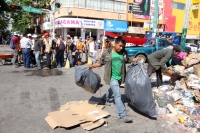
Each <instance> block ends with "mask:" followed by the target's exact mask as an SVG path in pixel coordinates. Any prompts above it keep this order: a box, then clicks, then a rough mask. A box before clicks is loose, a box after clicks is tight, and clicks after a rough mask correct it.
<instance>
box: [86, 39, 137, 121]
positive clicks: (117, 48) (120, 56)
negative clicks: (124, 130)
mask: <svg viewBox="0 0 200 133" xmlns="http://www.w3.org/2000/svg"><path fill="white" fill-rule="evenodd" d="M125 44H126V41H125V40H124V39H123V38H122V37H118V38H116V39H115V45H114V47H111V48H109V49H107V50H105V51H104V52H103V54H102V55H101V58H100V60H99V61H98V62H97V63H95V64H93V65H91V66H89V68H95V67H100V66H102V65H104V64H105V73H104V81H105V83H106V84H107V85H110V89H109V90H108V94H109V92H110V93H111V91H112V92H113V94H114V100H115V104H116V107H117V112H118V114H119V117H120V119H122V120H123V121H124V122H125V123H127V122H131V121H132V119H131V117H128V116H127V113H126V109H125V106H124V104H123V102H122V100H121V94H120V88H119V85H120V84H121V83H124V79H125V74H126V65H125V62H126V60H125V58H124V53H123V50H124V47H125ZM130 61H136V59H135V58H134V59H130ZM106 95H107V94H106Z"/></svg>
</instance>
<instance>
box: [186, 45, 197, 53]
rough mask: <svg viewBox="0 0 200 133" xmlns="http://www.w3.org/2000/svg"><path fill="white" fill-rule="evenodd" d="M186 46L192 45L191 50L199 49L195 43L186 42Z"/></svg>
mask: <svg viewBox="0 0 200 133" xmlns="http://www.w3.org/2000/svg"><path fill="white" fill-rule="evenodd" d="M185 46H186V47H190V48H191V52H197V50H198V46H197V45H196V44H194V43H185Z"/></svg>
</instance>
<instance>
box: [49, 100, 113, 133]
mask: <svg viewBox="0 0 200 133" xmlns="http://www.w3.org/2000/svg"><path fill="white" fill-rule="evenodd" d="M103 108H104V106H103V105H97V104H90V103H89V102H88V101H72V102H68V103H66V104H65V105H63V106H61V108H60V110H59V111H55V112H50V113H48V116H47V117H46V118H45V120H46V122H47V123H48V124H49V125H50V127H51V128H52V129H55V128H56V127H64V128H69V127H73V126H76V125H80V126H81V127H83V128H84V129H85V130H88V131H89V130H92V129H94V128H97V127H99V126H101V125H103V124H105V123H106V119H105V117H108V116H109V113H108V112H106V111H103Z"/></svg>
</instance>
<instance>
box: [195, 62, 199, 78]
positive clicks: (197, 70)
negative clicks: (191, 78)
mask: <svg viewBox="0 0 200 133" xmlns="http://www.w3.org/2000/svg"><path fill="white" fill-rule="evenodd" d="M193 68H194V74H195V75H196V76H197V77H198V78H200V65H195V66H193Z"/></svg>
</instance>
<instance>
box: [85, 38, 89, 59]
mask: <svg viewBox="0 0 200 133" xmlns="http://www.w3.org/2000/svg"><path fill="white" fill-rule="evenodd" d="M89 42H90V37H89V36H87V38H86V40H85V46H84V50H85V59H86V62H87V61H88V49H89Z"/></svg>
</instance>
